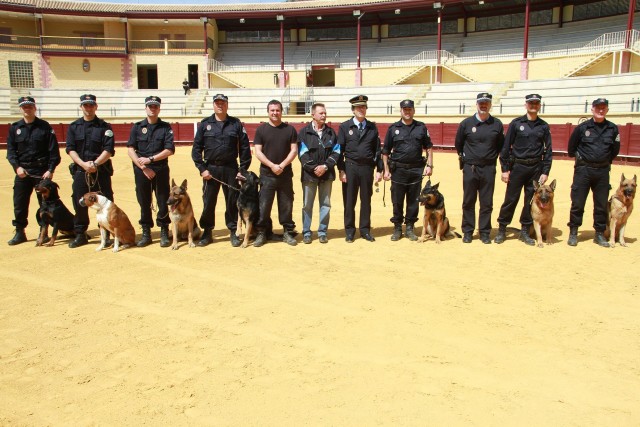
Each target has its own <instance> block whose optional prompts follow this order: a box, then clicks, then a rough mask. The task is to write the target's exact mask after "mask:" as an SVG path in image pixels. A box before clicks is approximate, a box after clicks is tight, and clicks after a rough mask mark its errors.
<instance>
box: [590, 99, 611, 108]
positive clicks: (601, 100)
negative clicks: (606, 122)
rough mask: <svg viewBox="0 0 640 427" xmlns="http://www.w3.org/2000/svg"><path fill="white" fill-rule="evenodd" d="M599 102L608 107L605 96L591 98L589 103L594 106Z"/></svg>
mask: <svg viewBox="0 0 640 427" xmlns="http://www.w3.org/2000/svg"><path fill="white" fill-rule="evenodd" d="M600 104H605V105H606V106H607V107H608V106H609V100H608V99H607V98H597V99H594V100H593V102H592V103H591V106H592V107H595V106H596V105H600Z"/></svg>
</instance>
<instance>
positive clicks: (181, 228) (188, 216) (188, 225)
mask: <svg viewBox="0 0 640 427" xmlns="http://www.w3.org/2000/svg"><path fill="white" fill-rule="evenodd" d="M167 206H169V216H170V217H171V223H172V224H173V244H172V245H171V249H172V250H177V249H178V240H185V239H187V240H188V241H189V247H190V248H195V247H196V244H195V243H193V239H199V238H200V235H201V234H202V230H200V228H199V227H198V223H197V222H196V217H195V215H194V213H193V206H192V205H191V199H190V198H189V194H188V193H187V180H186V179H185V180H184V181H182V184H180V186H179V187H178V186H177V185H176V182H175V181H174V180H173V179H171V195H170V196H169V199H168V200H167Z"/></svg>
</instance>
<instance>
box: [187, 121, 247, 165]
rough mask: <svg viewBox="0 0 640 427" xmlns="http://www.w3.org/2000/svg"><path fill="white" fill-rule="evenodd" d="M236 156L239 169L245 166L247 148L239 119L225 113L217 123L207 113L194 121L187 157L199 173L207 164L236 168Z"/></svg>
mask: <svg viewBox="0 0 640 427" xmlns="http://www.w3.org/2000/svg"><path fill="white" fill-rule="evenodd" d="M238 157H239V158H240V168H242V169H248V168H249V165H250V164H251V147H250V145H249V137H248V136H247V133H246V132H245V130H244V127H243V126H242V123H241V122H240V120H238V119H237V118H235V117H232V116H227V118H226V120H225V121H224V122H222V123H220V122H219V121H218V120H216V116H215V115H211V116H209V117H207V118H206V119H204V120H202V121H201V122H200V123H199V124H198V129H197V130H196V135H195V137H194V139H193V147H192V149H191V158H192V159H193V162H194V163H195V165H196V167H197V168H198V170H199V171H200V173H202V172H204V171H205V170H206V169H207V166H209V165H215V166H233V165H235V166H236V167H237V166H238Z"/></svg>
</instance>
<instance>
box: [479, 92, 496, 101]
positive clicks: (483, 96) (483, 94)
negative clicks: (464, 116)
mask: <svg viewBox="0 0 640 427" xmlns="http://www.w3.org/2000/svg"><path fill="white" fill-rule="evenodd" d="M492 99H493V96H491V94H490V93H487V92H481V93H479V94H478V96H477V97H476V102H491V100H492Z"/></svg>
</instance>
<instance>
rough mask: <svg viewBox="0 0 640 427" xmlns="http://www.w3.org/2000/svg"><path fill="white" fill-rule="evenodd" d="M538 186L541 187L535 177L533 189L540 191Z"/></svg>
mask: <svg viewBox="0 0 640 427" xmlns="http://www.w3.org/2000/svg"><path fill="white" fill-rule="evenodd" d="M538 188H540V183H539V182H538V181H536V180H535V179H534V180H533V189H534V190H535V191H538Z"/></svg>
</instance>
